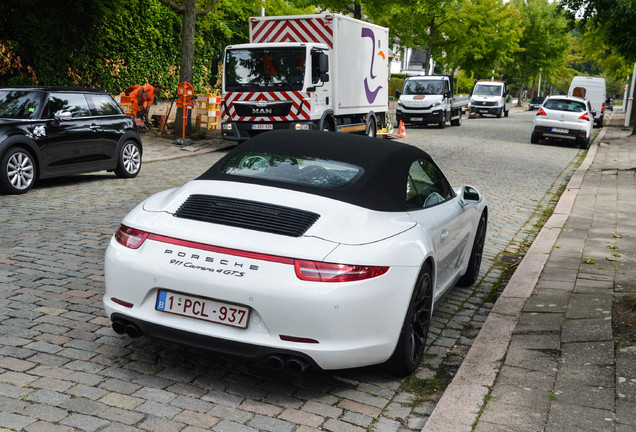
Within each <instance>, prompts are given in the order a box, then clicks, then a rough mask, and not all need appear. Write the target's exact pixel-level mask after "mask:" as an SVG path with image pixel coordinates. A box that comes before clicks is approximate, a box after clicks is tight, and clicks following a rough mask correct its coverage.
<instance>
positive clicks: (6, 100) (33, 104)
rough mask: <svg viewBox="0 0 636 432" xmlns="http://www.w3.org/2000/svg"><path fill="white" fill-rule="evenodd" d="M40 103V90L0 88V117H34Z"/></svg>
mask: <svg viewBox="0 0 636 432" xmlns="http://www.w3.org/2000/svg"><path fill="white" fill-rule="evenodd" d="M41 103H42V92H34V91H23V90H0V118H8V119H24V120H26V119H34V118H35V115H36V113H37V111H38V108H39V107H40V105H41Z"/></svg>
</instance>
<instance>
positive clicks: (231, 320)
mask: <svg viewBox="0 0 636 432" xmlns="http://www.w3.org/2000/svg"><path fill="white" fill-rule="evenodd" d="M155 309H156V310H158V311H161V312H168V313H172V314H176V315H182V316H186V317H190V318H196V319H200V320H204V321H210V322H214V323H219V324H225V325H229V326H232V327H240V328H246V327H247V320H248V318H249V315H250V310H249V308H246V307H243V306H238V305H235V304H231V303H224V302H220V301H216V300H212V299H208V298H204V297H197V296H190V295H185V294H180V293H174V292H171V291H165V290H160V291H159V292H158V293H157V303H156V305H155Z"/></svg>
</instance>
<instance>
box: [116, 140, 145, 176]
mask: <svg viewBox="0 0 636 432" xmlns="http://www.w3.org/2000/svg"><path fill="white" fill-rule="evenodd" d="M139 171H141V150H140V149H139V144H137V143H136V142H134V141H126V142H125V143H124V145H123V146H122V147H121V150H120V152H119V160H118V161H117V168H116V169H115V175H116V176H117V177H121V178H133V177H136V176H137V174H139Z"/></svg>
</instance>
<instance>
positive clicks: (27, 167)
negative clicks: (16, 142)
mask: <svg viewBox="0 0 636 432" xmlns="http://www.w3.org/2000/svg"><path fill="white" fill-rule="evenodd" d="M0 171H1V172H0V191H2V192H4V193H7V194H14V195H17V194H23V193H26V192H28V191H29V189H31V188H32V187H33V184H34V183H35V179H36V174H37V168H36V166H35V162H34V160H33V157H32V156H31V153H29V152H28V151H26V150H24V149H23V148H20V147H13V148H10V149H9V150H7V152H6V153H5V154H4V155H2V158H0Z"/></svg>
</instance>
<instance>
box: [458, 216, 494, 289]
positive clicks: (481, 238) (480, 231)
mask: <svg viewBox="0 0 636 432" xmlns="http://www.w3.org/2000/svg"><path fill="white" fill-rule="evenodd" d="M487 226H488V219H487V217H486V214H485V213H483V214H482V215H481V218H480V219H479V225H477V232H476V233H475V241H474V242H473V248H472V250H471V251H470V258H469V259H468V268H467V269H466V273H465V274H464V276H462V277H461V279H459V281H458V282H457V285H459V286H470V285H472V284H474V283H475V282H476V281H477V278H478V277H479V269H480V267H481V259H482V257H483V255H484V244H485V243H486V227H487Z"/></svg>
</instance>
